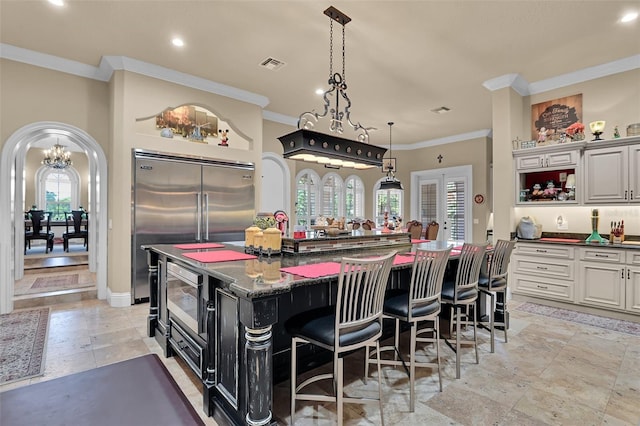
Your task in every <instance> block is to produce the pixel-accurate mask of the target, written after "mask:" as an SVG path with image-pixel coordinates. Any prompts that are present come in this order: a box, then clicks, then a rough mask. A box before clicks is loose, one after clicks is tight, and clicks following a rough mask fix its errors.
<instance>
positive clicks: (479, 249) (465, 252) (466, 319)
mask: <svg viewBox="0 0 640 426" xmlns="http://www.w3.org/2000/svg"><path fill="white" fill-rule="evenodd" d="M487 245H488V243H483V244H471V243H465V244H464V245H463V246H462V249H461V250H460V256H459V258H458V266H457V269H456V273H455V278H453V277H452V278H450V279H446V278H445V280H444V283H443V285H442V303H444V304H447V305H450V307H451V308H450V317H449V336H448V337H449V339H451V338H452V337H451V334H452V332H453V326H454V325H455V329H456V345H455V348H453V346H451V343H450V342H449V340H445V341H446V343H447V344H448V345H449V346H450V347H452V349H453V350H454V351H455V353H456V378H457V379H459V378H460V344H462V343H464V344H471V345H473V346H474V348H475V352H476V364H478V363H479V362H480V358H479V357H478V333H477V321H476V313H475V310H474V309H473V308H474V305H475V303H476V300H477V299H478V279H479V277H480V267H481V266H482V261H483V259H484V256H485V252H486V249H487ZM463 308H464V312H463ZM467 325H473V340H462V339H461V334H462V326H467Z"/></svg>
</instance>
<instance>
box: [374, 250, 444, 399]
mask: <svg viewBox="0 0 640 426" xmlns="http://www.w3.org/2000/svg"><path fill="white" fill-rule="evenodd" d="M450 252H451V249H450V248H449V249H446V250H422V249H417V250H416V254H415V259H414V261H413V267H412V270H411V281H410V283H409V288H408V289H393V290H389V291H387V294H386V295H385V301H384V309H383V312H384V316H385V317H386V318H394V319H395V342H394V343H395V345H394V346H384V347H381V348H380V349H379V351H380V352H384V351H387V350H393V351H395V356H394V359H392V360H387V359H382V360H380V364H382V365H396V366H397V365H402V366H403V367H404V368H405V370H406V371H407V373H408V375H409V382H410V384H409V410H410V411H411V412H413V411H414V410H415V377H416V374H415V373H416V367H430V368H433V367H437V368H438V381H439V384H440V392H442V374H441V372H440V319H439V315H440V293H441V291H442V281H443V279H444V272H445V269H446V267H447V262H448V261H449V253H450ZM400 321H404V322H406V323H409V326H410V328H411V343H410V344H411V347H410V350H409V368H407V365H406V362H405V361H404V359H402V354H400V351H399V349H398V348H399V347H400ZM421 323H422V325H424V324H425V323H426V324H427V325H432V326H431V327H429V326H427V327H422V328H420V327H419V325H420V324H421ZM426 334H431V336H429V337H425V335H426ZM418 342H427V343H435V346H436V361H435V362H422V361H421V362H417V361H416V346H417V344H418ZM368 352H369V348H367V357H366V359H367V363H366V367H365V377H367V376H368V373H369V363H373V362H375V361H374V360H373V359H369V353H368ZM398 357H400V360H398V359H397V358H398ZM378 358H379V356H377V359H378Z"/></svg>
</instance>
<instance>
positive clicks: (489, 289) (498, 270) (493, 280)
mask: <svg viewBox="0 0 640 426" xmlns="http://www.w3.org/2000/svg"><path fill="white" fill-rule="evenodd" d="M515 245H516V242H515V241H507V240H498V242H497V243H496V244H495V247H494V250H493V253H492V254H491V256H490V257H489V272H488V274H487V273H483V272H486V270H485V271H482V270H481V271H480V279H479V280H478V290H479V291H481V292H482V293H484V294H487V295H488V296H489V298H490V299H491V306H490V308H489V331H490V332H491V353H493V352H494V351H495V327H496V326H502V327H503V328H504V342H505V343H507V324H506V315H507V274H508V272H509V261H510V260H511V252H512V251H513V247H514V246H515ZM497 293H502V297H503V300H504V305H503V309H504V316H505V317H503V320H502V321H501V322H498V323H496V322H495V309H496V294H497ZM480 324H481V325H486V324H487V322H486V321H483V322H481V323H480Z"/></svg>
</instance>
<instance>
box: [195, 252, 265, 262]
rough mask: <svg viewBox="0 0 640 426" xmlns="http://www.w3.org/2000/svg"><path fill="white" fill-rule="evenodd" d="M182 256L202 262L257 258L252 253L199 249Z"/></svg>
mask: <svg viewBox="0 0 640 426" xmlns="http://www.w3.org/2000/svg"><path fill="white" fill-rule="evenodd" d="M183 256H184V257H188V258H190V259H194V260H197V261H198V262H203V263H214V262H229V261H232V260H246V259H255V258H257V256H254V255H252V254H246V253H240V252H238V251H233V250H217V251H199V252H196V253H185V254H183Z"/></svg>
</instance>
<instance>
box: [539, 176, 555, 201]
mask: <svg viewBox="0 0 640 426" xmlns="http://www.w3.org/2000/svg"><path fill="white" fill-rule="evenodd" d="M557 192H558V190H557V189H556V184H555V183H553V181H552V180H550V181H548V182H547V187H546V188H545V190H544V191H543V192H542V194H543V195H544V197H545V198H555V197H556V193H557Z"/></svg>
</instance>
